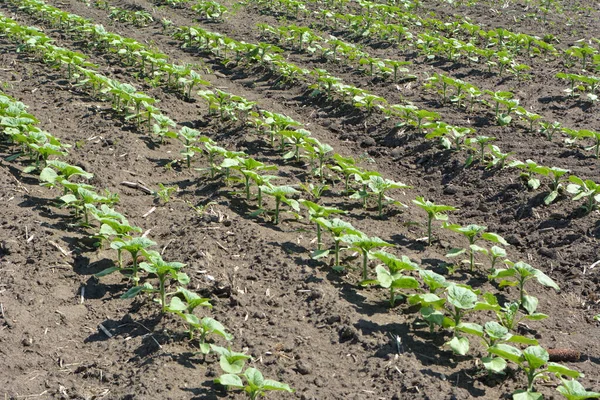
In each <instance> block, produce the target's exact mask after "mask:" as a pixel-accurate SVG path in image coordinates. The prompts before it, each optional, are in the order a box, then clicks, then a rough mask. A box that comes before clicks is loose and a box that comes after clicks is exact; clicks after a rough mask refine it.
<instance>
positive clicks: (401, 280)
mask: <svg viewBox="0 0 600 400" xmlns="http://www.w3.org/2000/svg"><path fill="white" fill-rule="evenodd" d="M392 277H393V279H394V281H393V282H392V287H393V288H396V289H418V288H419V281H417V280H416V279H415V278H413V277H412V276H403V275H398V274H394V275H393V276H392Z"/></svg>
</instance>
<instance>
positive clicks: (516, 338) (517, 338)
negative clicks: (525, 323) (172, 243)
mask: <svg viewBox="0 0 600 400" xmlns="http://www.w3.org/2000/svg"><path fill="white" fill-rule="evenodd" d="M507 342H509V343H519V344H525V345H527V346H537V345H538V344H539V343H538V341H537V340H535V339H532V338H528V337H526V336H521V335H512V336H511V337H510V338H509V339H508V340H507Z"/></svg>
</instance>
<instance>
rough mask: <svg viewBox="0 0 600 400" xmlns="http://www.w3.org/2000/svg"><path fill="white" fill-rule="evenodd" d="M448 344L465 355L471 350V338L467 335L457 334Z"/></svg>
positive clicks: (454, 350) (453, 349)
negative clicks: (459, 335) (460, 335)
mask: <svg viewBox="0 0 600 400" xmlns="http://www.w3.org/2000/svg"><path fill="white" fill-rule="evenodd" d="M446 344H447V345H448V346H450V348H451V349H452V351H453V352H455V353H456V354H458V355H461V356H464V355H465V354H467V353H468V352H469V339H467V338H466V337H461V338H459V337H457V336H455V337H453V338H452V340H450V341H449V342H447V343H446Z"/></svg>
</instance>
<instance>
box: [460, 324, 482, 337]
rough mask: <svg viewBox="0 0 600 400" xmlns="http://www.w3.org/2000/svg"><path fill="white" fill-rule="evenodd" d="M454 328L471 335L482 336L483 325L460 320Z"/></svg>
mask: <svg viewBox="0 0 600 400" xmlns="http://www.w3.org/2000/svg"><path fill="white" fill-rule="evenodd" d="M456 329H457V330H459V331H461V332H465V333H468V334H471V335H476V336H479V337H483V327H482V326H481V325H479V324H475V323H472V322H461V323H459V324H458V325H457V326H456Z"/></svg>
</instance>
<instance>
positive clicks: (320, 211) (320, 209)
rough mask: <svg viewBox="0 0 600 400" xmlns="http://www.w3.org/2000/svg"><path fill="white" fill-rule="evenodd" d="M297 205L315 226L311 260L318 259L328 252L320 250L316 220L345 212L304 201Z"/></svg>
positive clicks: (319, 235) (319, 229) (320, 241)
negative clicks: (314, 241) (302, 207)
mask: <svg viewBox="0 0 600 400" xmlns="http://www.w3.org/2000/svg"><path fill="white" fill-rule="evenodd" d="M299 203H300V204H302V205H303V206H304V207H306V209H307V210H308V218H309V221H310V222H314V223H315V224H316V225H317V250H316V251H314V252H313V254H312V258H320V257H322V256H323V254H322V253H323V252H325V253H326V254H327V253H328V251H327V250H324V251H323V250H321V247H322V245H323V242H322V240H321V225H320V224H319V223H318V219H319V218H327V217H329V216H330V215H332V214H345V213H346V212H345V211H343V210H339V209H337V208H334V207H326V206H320V205H318V204H317V203H313V202H312V201H309V200H305V199H300V200H299Z"/></svg>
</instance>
